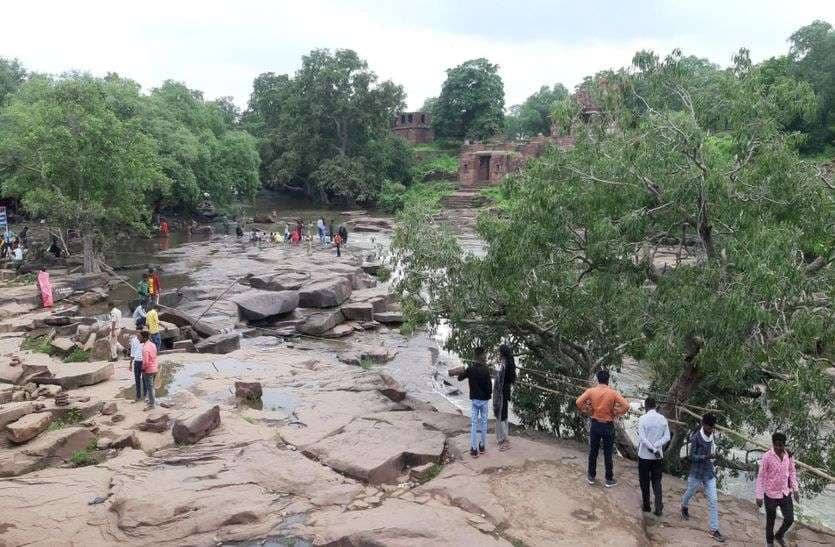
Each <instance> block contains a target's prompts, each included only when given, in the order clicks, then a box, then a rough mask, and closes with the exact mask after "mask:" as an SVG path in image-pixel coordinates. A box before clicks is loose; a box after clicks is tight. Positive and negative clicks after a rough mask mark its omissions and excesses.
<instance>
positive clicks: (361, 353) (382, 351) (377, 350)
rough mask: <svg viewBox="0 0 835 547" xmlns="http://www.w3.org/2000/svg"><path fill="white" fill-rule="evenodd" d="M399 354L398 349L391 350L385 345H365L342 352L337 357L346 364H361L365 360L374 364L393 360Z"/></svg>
mask: <svg viewBox="0 0 835 547" xmlns="http://www.w3.org/2000/svg"><path fill="white" fill-rule="evenodd" d="M396 355H397V350H396V349H392V350H389V349H388V348H386V347H384V346H376V347H363V348H357V349H354V350H352V351H347V352H345V353H340V354H339V355H338V356H337V359H339V360H340V361H342V362H343V363H345V364H346V365H359V364H361V363H362V362H363V361H365V362H368V363H373V364H382V363H386V362H388V361H390V360H392V359H393V358H394V357H395V356H396Z"/></svg>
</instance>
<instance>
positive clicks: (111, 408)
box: [101, 401, 119, 416]
mask: <svg viewBox="0 0 835 547" xmlns="http://www.w3.org/2000/svg"><path fill="white" fill-rule="evenodd" d="M118 410H119V406H118V405H117V404H116V401H108V402H106V403H104V404H103V405H102V407H101V413H102V414H103V415H105V416H112V415H113V414H116V412H117V411H118Z"/></svg>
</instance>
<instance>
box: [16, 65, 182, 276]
mask: <svg viewBox="0 0 835 547" xmlns="http://www.w3.org/2000/svg"><path fill="white" fill-rule="evenodd" d="M142 101H143V97H141V96H140V94H139V87H138V86H137V85H135V84H133V83H132V82H128V81H125V80H120V79H118V78H108V79H98V78H93V77H91V76H88V75H85V74H69V75H66V76H63V77H61V78H48V77H43V76H38V77H34V78H32V79H30V80H29V81H28V82H26V83H25V84H23V85H22V86H21V87H20V89H19V90H18V91H17V93H15V94H14V95H13V96H12V99H11V101H10V102H9V104H8V105H7V107H6V108H5V109H4V110H3V111H2V113H0V173H2V185H3V187H2V194H3V195H11V196H14V197H17V198H19V199H21V201H22V204H23V207H24V209H25V210H26V211H27V212H29V213H30V214H32V215H36V216H42V217H45V218H46V219H47V220H48V221H49V222H50V223H51V224H53V225H56V226H59V227H61V228H72V229H77V230H79V231H80V233H81V237H82V240H83V243H84V270H85V271H87V272H90V271H94V270H96V269H97V266H96V264H95V262H94V249H93V244H94V240H95V239H96V238H97V236H99V235H101V234H107V233H110V232H111V231H112V230H114V229H117V228H118V227H120V226H123V225H128V226H133V227H135V228H137V229H139V230H143V229H144V227H145V226H146V224H147V222H148V220H149V209H148V207H147V201H146V200H145V199H144V196H146V195H147V194H148V193H149V192H153V191H159V190H161V189H164V188H165V187H166V186H167V183H168V180H167V178H166V177H165V175H164V174H163V173H162V170H161V167H160V165H159V161H158V158H157V149H156V143H155V142H154V139H153V138H152V137H150V136H149V135H147V134H146V133H145V132H144V131H142V119H141V116H140V114H141V112H142Z"/></svg>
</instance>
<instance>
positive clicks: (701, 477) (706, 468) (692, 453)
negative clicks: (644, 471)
mask: <svg viewBox="0 0 835 547" xmlns="http://www.w3.org/2000/svg"><path fill="white" fill-rule="evenodd" d="M715 425H716V416H714V415H713V414H710V413H708V414H705V415H704V416H702V427H700V428H699V430H698V431H696V432H695V433H693V435H691V436H690V447H689V449H688V454H687V456H688V458H689V459H690V474H689V475H688V477H687V491H686V492H685V493H684V497H682V498H681V518H682V519H684V520H689V519H690V512H689V509H688V507H687V506H688V504H689V503H690V498H692V497H693V494H695V493H696V490H698V489H699V487H702V488H704V491H705V497H707V510H708V514H709V515H710V530H708V532H707V533H708V535H709V536H710V537H711V538H712V539H713V541H715V542H717V543H725V536H723V535H722V534H721V532H719V498H718V494H717V493H716V473H715V471H714V469H713V460H715V459H716V445H715V444H714V442H713V428H714V426H715Z"/></svg>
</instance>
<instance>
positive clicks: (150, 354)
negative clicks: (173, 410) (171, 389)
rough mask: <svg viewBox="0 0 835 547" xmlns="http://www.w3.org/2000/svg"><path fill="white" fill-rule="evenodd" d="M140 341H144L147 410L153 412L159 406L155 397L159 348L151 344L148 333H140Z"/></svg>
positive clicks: (143, 358) (143, 377) (144, 331)
mask: <svg viewBox="0 0 835 547" xmlns="http://www.w3.org/2000/svg"><path fill="white" fill-rule="evenodd" d="M140 340H142V383H143V384H144V387H145V393H146V394H147V395H148V406H146V407H145V410H151V409H152V408H154V407H155V406H156V404H157V402H156V398H155V397H154V380H156V378H157V371H158V370H159V367H158V366H157V346H156V344H154V343H153V342H151V340H150V337H149V336H148V331H146V330H143V331H142V332H141V333H140Z"/></svg>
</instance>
